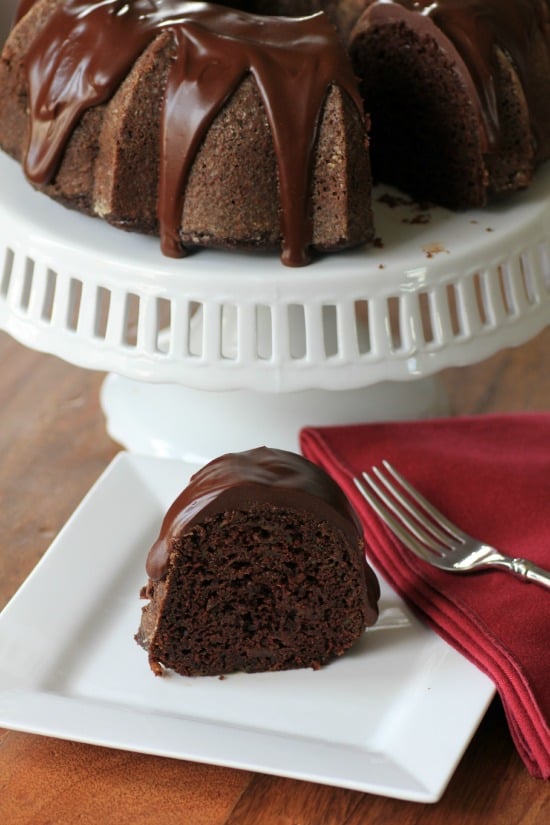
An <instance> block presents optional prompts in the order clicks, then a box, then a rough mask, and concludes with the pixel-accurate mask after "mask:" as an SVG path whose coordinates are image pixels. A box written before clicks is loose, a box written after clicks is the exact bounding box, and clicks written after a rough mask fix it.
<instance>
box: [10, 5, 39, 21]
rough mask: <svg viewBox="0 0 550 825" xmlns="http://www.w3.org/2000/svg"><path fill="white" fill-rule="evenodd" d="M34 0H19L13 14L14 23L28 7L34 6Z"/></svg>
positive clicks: (23, 14) (24, 13)
mask: <svg viewBox="0 0 550 825" xmlns="http://www.w3.org/2000/svg"><path fill="white" fill-rule="evenodd" d="M35 3H36V0H19V3H18V4H17V6H16V8H15V16H14V23H17V21H18V20H21V18H22V17H24V16H25V15H26V13H27V12H28V11H29V9H30V8H31V7H32V6H34V4H35Z"/></svg>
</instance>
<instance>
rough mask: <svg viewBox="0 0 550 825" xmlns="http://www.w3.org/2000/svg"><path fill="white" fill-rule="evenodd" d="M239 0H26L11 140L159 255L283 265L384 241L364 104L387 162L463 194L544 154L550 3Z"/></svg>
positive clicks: (22, 154) (58, 187) (473, 199)
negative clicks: (223, 254) (207, 252)
mask: <svg viewBox="0 0 550 825" xmlns="http://www.w3.org/2000/svg"><path fill="white" fill-rule="evenodd" d="M222 2H223V0H222ZM229 2H230V4H231V5H234V6H237V7H238V8H239V9H241V10H236V9H232V8H228V7H227V6H221V5H212V4H209V3H193V2H183V0H130V1H129V2H126V1H125V0H101V2H100V1H99V0H95V2H92V0H20V3H19V6H18V10H17V15H16V20H17V23H16V25H15V27H14V29H13V31H12V34H11V36H10V37H9V39H8V41H7V43H6V45H5V48H4V51H3V55H2V59H1V60H0V146H1V147H2V148H3V149H4V150H5V151H6V152H8V153H9V154H10V155H12V156H13V157H14V158H16V159H17V160H19V161H21V162H22V164H23V166H24V168H25V171H26V174H27V177H28V178H29V180H30V181H31V182H32V183H33V185H34V186H36V187H37V188H39V189H41V190H42V191H44V192H46V193H47V194H49V195H50V196H51V197H53V198H56V199H57V200H59V201H61V202H62V203H64V204H65V205H67V206H71V207H74V208H76V209H79V210H80V211H83V212H86V213H88V214H92V215H98V216H100V217H102V218H104V219H106V220H107V221H109V222H110V223H112V224H114V225H116V226H119V227H122V228H125V229H131V230H136V231H140V232H144V233H151V234H155V233H157V234H160V236H161V244H162V249H163V251H164V252H165V254H167V255H171V256H179V255H183V254H185V252H186V251H187V250H189V249H191V248H193V247H198V246H212V247H223V248H231V247H237V248H256V249H271V248H281V249H282V260H283V262H284V263H286V264H288V265H301V264H304V263H307V262H308V260H309V258H310V253H311V250H321V251H331V250H337V249H341V248H346V247H349V246H354V245H357V244H361V243H364V242H366V241H368V240H370V239H372V236H373V222H372V214H371V208H370V192H371V175H370V162H369V152H368V150H367V148H366V147H367V138H366V133H365V120H364V115H363V108H364V109H365V111H366V112H368V113H369V116H370V122H371V123H372V131H371V137H372V140H371V158H370V159H371V161H372V167H373V172H374V177H375V179H376V180H377V181H381V182H385V183H390V184H393V185H395V186H397V187H398V188H399V189H402V190H404V191H406V192H408V193H409V194H411V195H413V196H414V197H415V198H418V199H420V200H428V201H433V202H435V203H439V204H441V205H444V206H448V207H450V208H453V209H462V208H469V207H479V206H483V205H485V204H486V203H487V202H488V201H489V200H490V199H492V198H494V197H496V196H500V195H503V194H506V193H509V192H514V191H516V190H519V189H523V188H525V187H527V186H528V185H529V183H530V182H531V180H532V177H533V173H534V170H535V169H536V167H537V165H538V164H539V163H540V162H541V161H543V160H545V159H546V158H548V157H550V9H549V2H550V0H229ZM274 14H276V15H281V14H283V15H287V17H280V16H276V17H274V16H271V15H274ZM296 15H301V16H300V17H298V18H297V17H296ZM304 15H305V16H304ZM308 15H309V16H308ZM346 50H347V51H348V54H346ZM350 58H351V63H350ZM352 65H353V69H352ZM358 78H359V80H360V82H361V92H362V95H363V98H364V104H363V103H362V101H361V95H360V94H359V90H358V85H357V79H358Z"/></svg>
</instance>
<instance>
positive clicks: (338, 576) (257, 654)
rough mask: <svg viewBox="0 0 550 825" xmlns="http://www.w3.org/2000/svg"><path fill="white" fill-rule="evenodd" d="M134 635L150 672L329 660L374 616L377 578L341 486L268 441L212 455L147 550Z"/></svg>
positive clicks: (222, 670) (213, 671)
mask: <svg viewBox="0 0 550 825" xmlns="http://www.w3.org/2000/svg"><path fill="white" fill-rule="evenodd" d="M146 569H147V573H148V576H149V580H148V584H147V585H146V586H145V587H144V588H143V590H142V593H141V596H142V597H143V598H145V599H148V600H149V601H148V603H147V605H146V606H145V607H144V608H143V611H142V619H141V625H140V628H139V631H138V633H137V635H136V640H137V641H138V643H139V644H140V645H142V647H144V648H145V649H146V650H147V651H148V654H149V663H150V665H151V668H152V670H153V671H154V672H155V673H156V674H158V675H160V674H162V672H163V669H164V668H168V669H171V670H173V671H176V672H177V673H180V674H183V675H188V676H193V675H222V674H226V673H232V672H235V671H246V672H250V673H251V672H256V671H271V670H285V669H290V668H301V667H313V668H319V667H320V666H321V665H323V664H325V663H326V662H328V661H329V660H330V659H331V658H333V657H334V656H339V655H340V654H342V653H344V651H346V650H347V649H348V648H349V647H351V645H353V644H354V642H356V641H357V639H358V638H359V637H360V636H361V635H362V633H363V631H364V629H365V627H366V626H368V625H371V624H373V623H374V622H375V621H376V618H377V615H378V612H377V601H378V597H379V588H378V582H377V579H376V577H375V575H374V573H373V571H372V570H371V569H370V567H369V566H368V564H367V562H366V560H365V556H364V547H363V539H362V531H361V527H360V525H359V522H358V520H357V518H356V516H355V514H354V512H353V510H352V509H351V507H350V505H349V504H348V501H347V499H346V497H345V496H344V494H343V492H342V491H341V490H340V488H339V487H338V485H337V484H336V483H335V482H334V481H333V480H332V479H331V478H330V477H329V476H328V475H327V474H326V473H325V472H324V470H321V469H320V468H319V467H317V466H315V465H314V464H312V463H311V462H309V461H308V460H306V459H305V458H302V457H301V456H299V455H295V454H294V453H290V452H286V451H283V450H274V449H268V448H266V447H260V448H258V449H255V450H250V451H248V452H243V453H229V454H226V455H223V456H221V457H220V458H217V459H215V460H214V461H211V462H210V463H209V464H207V465H206V466H205V467H203V468H202V469H201V470H199V471H198V472H197V473H196V474H195V475H194V476H193V478H192V479H191V482H190V484H189V486H188V487H187V488H186V489H185V490H184V491H183V492H182V493H181V495H180V496H179V497H178V498H177V499H176V500H175V502H174V503H173V504H172V506H171V507H170V509H169V510H168V512H167V514H166V516H165V518H164V521H163V524H162V527H161V531H160V535H159V538H158V540H157V541H156V542H155V544H154V545H153V547H152V548H151V550H150V551H149V555H148V557H147V565H146Z"/></svg>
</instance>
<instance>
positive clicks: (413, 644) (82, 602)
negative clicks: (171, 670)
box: [0, 453, 494, 802]
mask: <svg viewBox="0 0 550 825" xmlns="http://www.w3.org/2000/svg"><path fill="white" fill-rule="evenodd" d="M195 469H196V467H193V466H191V465H189V464H183V463H182V462H179V461H172V460H168V459H157V458H147V457H142V456H136V455H131V454H127V453H120V454H119V455H118V456H117V457H116V458H115V460H114V461H113V462H112V464H111V465H110V466H109V467H108V468H107V470H106V471H105V473H104V474H103V475H102V476H101V478H100V479H99V480H98V482H97V483H96V484H95V485H94V487H93V488H92V489H91V491H90V492H89V493H88V495H87V496H86V497H85V499H84V500H83V502H82V503H81V504H80V506H79V507H78V509H77V510H76V512H75V513H74V514H73V516H72V517H71V518H70V520H69V521H68V523H67V524H66V525H65V527H64V528H63V530H62V531H61V532H60V534H59V535H58V537H57V538H56V540H55V541H54V543H53V544H52V546H51V547H50V549H49V550H48V552H47V553H46V554H45V555H44V557H43V559H42V560H41V562H40V563H39V564H38V565H37V567H36V568H35V570H34V571H33V573H32V574H31V575H30V576H29V578H28V579H27V581H26V582H25V583H24V585H23V586H22V587H21V588H20V590H19V591H18V593H17V594H16V595H15V596H14V598H13V599H12V600H11V602H10V603H9V604H8V605H7V606H6V608H5V609H4V611H3V612H2V614H1V615H0V726H4V727H7V728H11V729H14V730H21V731H27V732H31V733H39V734H46V735H49V736H55V737H60V738H64V739H71V740H75V741H82V742H89V743H93V744H98V745H105V746H109V747H115V748H122V749H126V750H133V751H140V752H143V753H152V754H158V755H163V756H170V757H176V758H179V759H191V760H195V761H198V762H208V763H213V764H220V765H228V766H232V767H235V768H245V769H250V770H254V771H261V772H263V773H271V774H277V775H280V776H290V777H296V778H300V779H305V780H311V781H314V782H322V783H327V784H330V785H338V786H342V787H347V788H353V789H357V790H361V791H369V792H371V793H378V794H383V795H386V796H393V797H398V798H402V799H410V800H418V801H424V802H428V801H436V800H437V799H438V798H439V797H440V796H441V794H442V792H443V790H444V788H445V786H446V784H447V782H448V780H449V778H450V776H451V775H452V772H453V770H454V768H455V766H456V764H457V762H458V760H459V759H460V757H461V755H462V753H463V751H464V749H465V748H466V746H467V744H468V742H469V740H470V738H471V736H472V734H473V732H474V731H475V729H476V727H477V725H478V723H479V720H480V719H481V717H482V716H483V714H484V712H485V710H486V708H487V705H488V704H489V702H490V700H491V698H492V696H493V695H494V687H493V685H492V683H491V682H490V681H489V680H488V679H487V678H486V677H485V676H484V675H483V674H482V673H480V672H479V671H478V670H477V669H476V668H475V667H473V666H472V665H471V664H469V663H468V662H467V661H466V660H465V659H463V658H462V657H461V656H460V655H459V654H458V653H456V652H455V651H454V650H452V649H451V648H450V647H449V646H448V645H447V644H445V643H444V642H443V641H442V640H441V639H439V637H438V636H436V635H435V634H434V633H433V632H432V631H430V630H429V629H427V628H426V627H424V626H423V625H422V624H421V623H420V622H418V621H417V619H416V618H415V617H414V616H413V615H411V614H410V612H409V611H408V610H407V608H406V607H405V605H404V604H403V602H402V601H401V600H400V599H399V598H398V597H397V596H396V595H395V593H393V591H391V590H390V589H389V588H388V587H387V586H386V585H385V584H384V583H382V598H381V620H380V622H379V626H377V629H371V630H368V631H366V633H365V634H364V637H363V639H362V640H361V641H360V642H359V643H358V645H357V646H356V647H355V648H354V649H353V650H352V651H350V652H349V653H348V654H347V655H346V656H344V657H342V658H341V659H338V660H337V661H335V662H334V663H332V664H330V665H328V666H326V667H325V668H323V669H322V670H319V671H313V670H296V671H286V672H282V673H260V674H236V675H232V676H229V677H227V678H225V679H223V680H220V679H218V678H186V677H181V676H175V675H171V676H168V677H166V678H158V677H155V676H154V675H153V674H152V672H151V671H150V669H149V665H148V662H147V655H146V653H145V651H143V650H142V649H141V648H140V647H138V645H137V644H136V642H135V641H134V638H133V637H134V634H135V632H136V630H137V627H138V625H139V620H140V612H141V606H142V603H141V602H140V600H139V590H140V587H141V586H142V585H143V584H144V583H145V581H146V574H145V567H144V565H145V558H146V554H147V551H148V548H149V546H150V544H151V543H152V542H153V540H154V539H155V537H156V534H157V532H158V529H159V526H160V522H161V520H162V517H163V515H164V512H165V510H166V509H167V507H168V505H169V504H170V503H171V501H172V500H173V498H175V496H176V495H177V494H178V493H179V492H180V490H181V489H182V488H183V487H184V486H185V484H186V483H187V480H188V478H189V476H190V474H191V473H192V472H193V471H194V470H195Z"/></svg>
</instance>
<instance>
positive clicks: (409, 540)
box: [353, 473, 435, 563]
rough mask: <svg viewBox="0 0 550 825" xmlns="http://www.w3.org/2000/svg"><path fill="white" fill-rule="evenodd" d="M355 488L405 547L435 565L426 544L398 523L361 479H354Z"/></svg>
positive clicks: (364, 475)
mask: <svg viewBox="0 0 550 825" xmlns="http://www.w3.org/2000/svg"><path fill="white" fill-rule="evenodd" d="M363 477H364V478H365V480H366V481H369V478H368V476H367V475H366V473H363ZM353 481H354V484H355V486H356V487H357V489H358V490H359V492H360V493H361V495H362V496H363V498H365V499H366V500H367V501H368V503H369V504H370V506H371V507H372V509H373V510H374V512H375V513H377V515H378V516H380V518H381V519H382V521H383V522H385V523H386V524H387V525H388V527H389V528H390V529H391V530H392V531H393V532H394V533H395V535H396V536H397V537H398V538H399V539H400V540H401V541H402V542H403V544H404V545H405V547H408V548H409V550H411V551H412V552H413V553H415V554H416V555H417V556H420V558H421V559H424V561H428V562H431V563H433V561H434V558H435V557H434V554H433V553H432V552H431V551H430V550H428V548H427V547H425V545H424V544H421V543H420V542H419V541H417V540H416V538H415V537H414V536H413V535H412V534H411V533H410V532H409V531H408V530H405V529H404V527H403V525H402V524H401V522H400V521H398V520H397V519H396V518H395V517H394V516H393V514H392V513H391V512H390V511H389V510H388V509H387V508H386V507H385V506H384V504H383V503H382V502H381V501H380V499H379V498H378V497H377V496H376V495H375V494H374V493H373V492H371V490H369V488H368V487H366V486H365V484H363V483H362V482H361V480H360V479H358V478H354V479H353Z"/></svg>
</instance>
